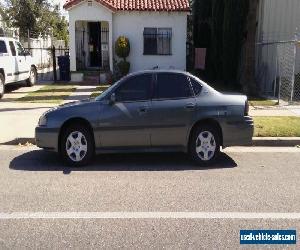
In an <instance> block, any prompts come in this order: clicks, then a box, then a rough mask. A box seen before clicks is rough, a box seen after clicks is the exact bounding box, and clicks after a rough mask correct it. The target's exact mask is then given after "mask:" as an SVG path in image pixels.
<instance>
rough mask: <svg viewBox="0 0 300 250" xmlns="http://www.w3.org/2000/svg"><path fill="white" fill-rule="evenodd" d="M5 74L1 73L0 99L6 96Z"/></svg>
mask: <svg viewBox="0 0 300 250" xmlns="http://www.w3.org/2000/svg"><path fill="white" fill-rule="evenodd" d="M4 90H5V87H4V76H3V75H2V74H1V73H0V99H1V98H2V97H3V96H4Z"/></svg>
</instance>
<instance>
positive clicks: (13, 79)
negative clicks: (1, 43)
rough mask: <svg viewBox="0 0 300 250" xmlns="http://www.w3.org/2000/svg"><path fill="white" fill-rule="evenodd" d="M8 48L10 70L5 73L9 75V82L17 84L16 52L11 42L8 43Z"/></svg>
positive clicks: (17, 66)
mask: <svg viewBox="0 0 300 250" xmlns="http://www.w3.org/2000/svg"><path fill="white" fill-rule="evenodd" d="M8 46H9V50H10V55H11V56H10V57H9V58H10V59H9V65H10V69H9V71H8V72H7V73H8V74H9V77H11V82H17V81H19V65H18V60H17V50H16V46H15V43H14V42H13V41H9V42H8Z"/></svg>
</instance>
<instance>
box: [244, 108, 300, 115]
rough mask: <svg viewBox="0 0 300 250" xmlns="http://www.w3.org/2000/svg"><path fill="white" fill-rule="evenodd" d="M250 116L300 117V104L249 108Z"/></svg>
mask: <svg viewBox="0 0 300 250" xmlns="http://www.w3.org/2000/svg"><path fill="white" fill-rule="evenodd" d="M249 114H250V116H297V117H300V105H299V106H260V107H253V106H251V107H250V109H249Z"/></svg>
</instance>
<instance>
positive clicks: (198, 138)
mask: <svg viewBox="0 0 300 250" xmlns="http://www.w3.org/2000/svg"><path fill="white" fill-rule="evenodd" d="M220 137H221V136H220V133H219V132H218V129H216V127H215V126H212V125H200V126H198V127H197V128H196V129H194V131H193V132H192V135H191V138H190V143H189V154H190V157H191V158H192V160H193V161H194V162H195V163H197V164H198V165H201V166H207V165H211V164H212V163H214V162H215V160H216V159H217V158H218V156H219V153H220V139H221V138H220Z"/></svg>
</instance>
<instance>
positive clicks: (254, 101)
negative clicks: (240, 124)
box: [249, 97, 278, 106]
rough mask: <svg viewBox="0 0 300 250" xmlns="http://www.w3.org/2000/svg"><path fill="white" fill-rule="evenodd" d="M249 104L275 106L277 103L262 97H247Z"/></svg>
mask: <svg viewBox="0 0 300 250" xmlns="http://www.w3.org/2000/svg"><path fill="white" fill-rule="evenodd" d="M249 104H250V105H251V106H275V105H278V103H277V101H274V100H270V99H266V98H263V97H249Z"/></svg>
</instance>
